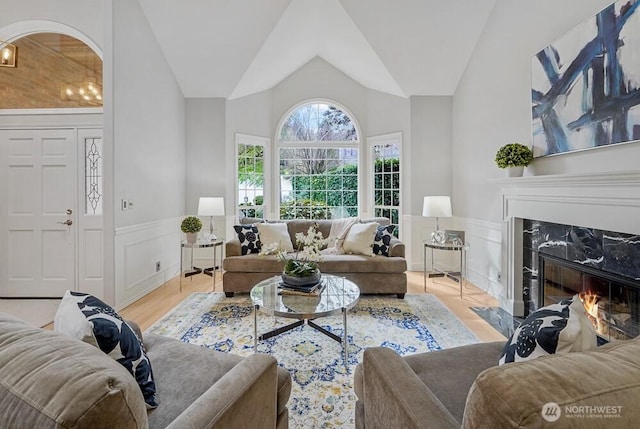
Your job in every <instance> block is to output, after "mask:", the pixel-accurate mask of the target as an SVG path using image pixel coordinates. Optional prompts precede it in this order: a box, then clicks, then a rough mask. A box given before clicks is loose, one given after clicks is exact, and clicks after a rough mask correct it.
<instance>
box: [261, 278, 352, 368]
mask: <svg viewBox="0 0 640 429" xmlns="http://www.w3.org/2000/svg"><path fill="white" fill-rule="evenodd" d="M281 282H282V278H281V277H280V276H275V277H271V278H269V279H266V280H263V281H261V282H260V283H258V284H257V285H255V286H254V287H253V289H251V302H252V303H253V308H254V310H253V328H254V332H253V333H254V336H253V338H254V350H256V351H257V349H258V341H259V340H260V341H262V340H266V339H267V338H271V337H273V336H276V335H279V334H282V333H284V332H287V331H290V330H291V329H294V328H296V327H298V326H301V325H303V324H305V323H306V324H307V325H309V326H311V327H312V328H314V329H317V330H318V331H320V332H322V333H323V334H325V335H327V336H328V337H330V338H332V339H334V340H336V341H337V342H339V343H342V346H343V352H344V365H345V368H347V369H348V366H347V365H348V362H349V351H348V347H347V311H349V310H350V309H351V308H353V307H354V306H355V305H356V304H357V303H358V300H359V299H360V288H358V286H357V285H356V284H355V283H353V282H352V281H350V280H347V279H345V278H344V277H338V276H334V275H331V274H322V278H321V280H320V282H321V283H322V285H321V289H320V293H319V294H318V295H317V296H316V295H305V296H301V295H289V294H286V291H283V290H282V289H281V288H280V286H281ZM258 311H262V312H264V313H266V314H268V315H270V316H278V317H286V318H288V319H297V321H296V322H294V323H291V324H289V325H286V326H283V327H280V328H277V329H274V330H272V331H269V332H267V333H264V334H261V335H258ZM340 313H342V324H343V326H344V329H343V331H344V333H343V336H342V337H340V336H338V335H336V334H334V333H333V332H329V331H328V330H326V329H324V328H323V327H322V326H319V325H317V324H316V323H314V322H313V320H315V319H318V318H320V317H327V316H333V315H336V314H340Z"/></svg>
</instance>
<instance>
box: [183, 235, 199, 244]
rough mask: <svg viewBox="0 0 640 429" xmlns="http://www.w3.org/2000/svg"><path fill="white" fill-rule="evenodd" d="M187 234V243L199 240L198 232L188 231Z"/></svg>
mask: <svg viewBox="0 0 640 429" xmlns="http://www.w3.org/2000/svg"><path fill="white" fill-rule="evenodd" d="M185 234H187V243H189V244H193V243H195V242H196V241H197V240H198V233H197V232H186V233H185Z"/></svg>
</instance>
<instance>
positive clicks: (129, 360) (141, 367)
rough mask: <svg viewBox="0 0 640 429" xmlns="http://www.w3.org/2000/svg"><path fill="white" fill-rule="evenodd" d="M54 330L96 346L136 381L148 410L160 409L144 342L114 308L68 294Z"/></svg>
mask: <svg viewBox="0 0 640 429" xmlns="http://www.w3.org/2000/svg"><path fill="white" fill-rule="evenodd" d="M54 329H55V330H56V331H58V332H63V333H65V334H68V335H70V336H72V337H74V338H77V339H79V340H82V341H85V342H87V343H90V344H93V345H94V346H96V347H98V348H99V349H100V350H102V351H103V352H104V353H106V354H107V355H109V356H110V357H112V358H113V359H115V360H116V361H117V362H118V363H120V364H121V365H122V366H124V367H125V368H126V369H127V371H129V373H131V375H133V377H134V378H135V379H136V382H137V383H138V386H140V390H141V391H142V396H144V401H145V403H146V404H147V408H155V407H157V406H158V403H157V402H156V398H155V395H156V384H155V381H154V379H153V371H152V369H151V362H150V361H149V358H148V356H147V353H146V352H145V350H144V345H143V344H142V340H141V339H140V338H138V336H137V335H136V333H135V331H134V330H133V329H132V328H131V326H129V325H128V324H127V322H125V321H124V320H123V319H122V317H120V315H119V314H118V313H117V312H116V311H115V310H114V309H113V308H112V307H111V306H109V305H107V304H105V303H104V302H102V301H101V300H99V299H98V298H96V297H94V296H92V295H89V294H86V293H79V292H71V291H67V292H66V293H65V295H64V297H63V298H62V302H61V303H60V307H58V311H57V313H56V316H55V320H54Z"/></svg>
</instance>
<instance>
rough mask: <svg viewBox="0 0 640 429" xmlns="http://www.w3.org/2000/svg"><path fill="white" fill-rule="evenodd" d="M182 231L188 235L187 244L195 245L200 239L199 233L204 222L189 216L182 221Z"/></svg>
mask: <svg viewBox="0 0 640 429" xmlns="http://www.w3.org/2000/svg"><path fill="white" fill-rule="evenodd" d="M180 229H181V230H182V232H184V233H185V234H187V243H191V244H193V243H195V242H196V240H197V238H198V232H200V230H201V229H202V221H201V220H200V219H199V218H197V217H195V216H187V217H185V218H184V219H182V224H181V225H180Z"/></svg>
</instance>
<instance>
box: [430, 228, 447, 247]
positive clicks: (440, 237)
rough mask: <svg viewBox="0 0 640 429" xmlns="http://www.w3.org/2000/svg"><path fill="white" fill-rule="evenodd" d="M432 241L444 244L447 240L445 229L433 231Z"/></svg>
mask: <svg viewBox="0 0 640 429" xmlns="http://www.w3.org/2000/svg"><path fill="white" fill-rule="evenodd" d="M431 242H432V243H436V244H444V242H445V235H444V231H433V232H432V233H431Z"/></svg>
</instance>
